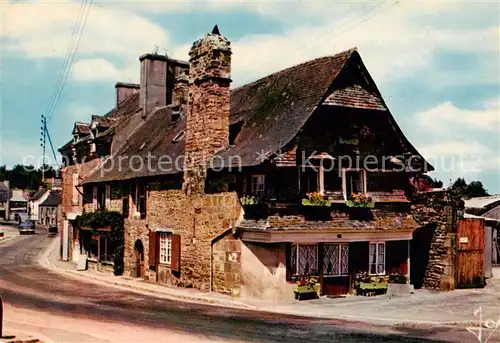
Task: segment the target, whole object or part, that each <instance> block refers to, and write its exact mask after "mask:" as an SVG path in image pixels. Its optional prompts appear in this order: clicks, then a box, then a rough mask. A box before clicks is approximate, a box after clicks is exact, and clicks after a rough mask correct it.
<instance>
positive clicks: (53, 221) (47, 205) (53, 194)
mask: <svg viewBox="0 0 500 343" xmlns="http://www.w3.org/2000/svg"><path fill="white" fill-rule="evenodd" d="M48 193H49V194H48V196H47V198H46V199H45V200H44V201H43V202H41V203H40V205H39V209H38V213H39V214H38V224H39V225H40V226H42V227H45V228H47V229H49V230H50V229H52V228H57V227H58V222H59V217H60V215H59V212H60V203H61V191H60V190H58V189H53V190H50V191H49V192H48Z"/></svg>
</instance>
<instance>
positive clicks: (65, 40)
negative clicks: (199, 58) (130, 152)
mask: <svg viewBox="0 0 500 343" xmlns="http://www.w3.org/2000/svg"><path fill="white" fill-rule="evenodd" d="M499 6H500V5H499V2H497V1H490V2H482V1H474V2H473V1H470V2H464V1H460V2H452V1H437V0H435V1H418V2H416V1H392V0H386V1H331V2H328V1H307V2H306V1H271V0H261V1H241V0H240V1H223V0H219V1H154V0H150V1H140V0H136V1H126V0H122V1H112V0H109V1H97V0H95V1H94V3H93V4H92V6H90V10H89V11H88V15H87V17H86V18H87V20H86V25H85V27H84V30H83V33H82V35H81V38H80V40H79V44H78V50H77V53H76V54H75V57H74V60H73V63H72V64H71V68H70V69H69V68H67V69H68V72H67V73H63V74H62V76H63V78H64V77H65V78H66V82H65V86H64V88H63V90H62V92H61V95H60V98H59V99H58V101H57V102H56V106H55V108H54V110H53V111H50V108H51V106H49V103H50V99H51V97H52V94H53V91H54V87H55V86H56V84H57V80H58V77H59V74H60V71H61V69H62V66H63V65H64V62H65V61H66V56H67V52H68V46H69V44H70V42H72V41H73V43H75V42H76V41H77V39H73V40H72V37H76V38H78V37H79V36H80V35H78V34H76V35H74V34H73V32H74V25H75V22H76V20H77V19H78V18H79V16H78V13H79V11H80V8H81V2H80V1H68V0H67V1H55V0H53V1H7V0H0V12H1V23H0V25H1V27H0V35H1V49H0V52H1V56H0V61H1V69H0V78H1V80H0V83H1V107H0V118H1V124H0V125H1V127H0V139H1V149H0V164H7V165H8V166H12V165H14V164H17V163H31V164H36V163H37V162H36V161H37V159H39V158H40V156H41V147H40V141H39V139H40V116H41V114H46V115H47V114H48V113H52V114H51V115H50V119H49V121H48V129H49V132H50V135H51V138H52V142H53V145H54V147H55V149H56V153H57V148H58V147H60V146H62V145H63V144H65V143H66V142H67V141H69V140H70V139H71V131H72V129H73V124H74V122H75V121H84V122H88V121H89V120H90V116H91V115H92V114H97V115H102V114H105V113H106V112H108V111H109V110H110V109H112V108H113V106H114V103H115V89H114V85H115V83H116V82H117V81H122V82H136V83H137V82H139V60H138V57H139V56H140V55H142V54H144V53H150V52H154V51H158V52H159V53H167V54H168V55H169V56H170V57H173V58H177V59H182V60H187V58H188V51H189V48H190V46H191V44H192V42H193V41H194V40H196V39H198V38H200V37H202V36H203V35H204V34H205V33H207V32H210V31H211V30H212V28H213V26H214V25H215V24H218V26H219V29H220V31H221V34H222V35H223V36H225V37H227V38H228V39H229V40H230V41H231V42H232V43H231V45H232V48H233V58H232V79H233V86H234V87H236V86H238V85H242V84H245V83H247V82H250V81H253V80H256V79H259V78H261V77H263V76H266V75H268V74H270V73H273V72H276V71H279V70H280V69H283V68H286V67H290V66H293V65H295V64H297V63H300V62H304V61H307V60H310V59H314V58H316V57H322V56H326V55H331V54H335V53H337V52H340V51H343V50H346V49H349V48H352V47H357V49H358V52H359V53H360V55H361V57H362V59H363V61H364V63H365V65H366V67H367V69H368V71H369V73H370V74H371V76H372V77H373V79H374V80H375V82H376V83H377V85H378V87H379V90H380V91H381V93H382V96H383V97H384V100H385V101H386V103H387V105H388V107H389V109H390V110H391V113H392V114H393V116H394V117H395V118H396V121H397V122H398V124H399V126H400V127H401V129H402V130H403V132H404V133H405V135H406V136H407V137H408V139H409V140H410V142H412V143H413V145H414V146H415V147H416V148H417V150H418V151H419V152H420V153H422V154H423V155H424V157H426V158H427V159H428V160H429V162H430V163H431V164H432V165H434V167H435V168H436V171H434V172H432V173H431V174H430V175H431V176H432V177H436V178H438V179H440V180H442V181H443V182H444V184H445V185H448V184H449V183H450V180H454V179H456V178H457V177H464V178H465V179H466V181H468V182H470V181H472V180H480V181H482V182H483V184H484V185H485V187H486V189H487V190H488V191H489V192H490V193H492V194H495V193H500V111H499V96H500V48H499V44H500V37H499V32H500V19H499V12H500V8H499ZM80 18H83V16H80ZM49 152H50V151H49ZM50 155H51V154H50Z"/></svg>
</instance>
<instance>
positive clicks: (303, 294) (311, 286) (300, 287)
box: [294, 276, 320, 301]
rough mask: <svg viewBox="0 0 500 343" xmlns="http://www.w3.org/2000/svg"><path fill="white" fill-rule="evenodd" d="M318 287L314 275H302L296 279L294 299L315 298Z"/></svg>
mask: <svg viewBox="0 0 500 343" xmlns="http://www.w3.org/2000/svg"><path fill="white" fill-rule="evenodd" d="M319 289H320V284H319V283H318V281H317V280H316V278H315V277H314V276H304V277H301V278H300V279H299V281H297V287H296V289H295V291H294V292H295V299H296V300H299V301H300V300H309V299H317V298H318V297H319V296H318V293H319Z"/></svg>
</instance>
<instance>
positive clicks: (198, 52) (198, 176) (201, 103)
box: [183, 25, 231, 194]
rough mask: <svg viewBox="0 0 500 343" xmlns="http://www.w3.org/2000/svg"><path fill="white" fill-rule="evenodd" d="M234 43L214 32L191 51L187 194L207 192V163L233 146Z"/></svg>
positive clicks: (186, 152)
mask: <svg viewBox="0 0 500 343" xmlns="http://www.w3.org/2000/svg"><path fill="white" fill-rule="evenodd" d="M230 77H231V43H230V42H229V41H228V40H227V39H226V38H224V37H222V36H221V35H220V32H219V29H218V27H217V25H216V26H215V27H214V29H213V31H212V33H209V34H206V35H205V37H203V38H201V39H199V40H197V41H196V42H194V43H193V46H192V47H191V50H190V52H189V105H188V112H187V123H186V148H185V159H184V185H183V189H184V191H185V192H186V194H201V193H204V191H205V179H206V169H207V161H208V159H210V158H211V157H212V156H213V155H214V154H215V153H216V152H217V151H219V150H221V149H224V148H226V147H227V146H228V144H229V111H230V108H229V107H230V94H231V93H230V88H229V87H230V84H231V78H230Z"/></svg>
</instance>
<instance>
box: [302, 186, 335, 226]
mask: <svg viewBox="0 0 500 343" xmlns="http://www.w3.org/2000/svg"><path fill="white" fill-rule="evenodd" d="M330 206H331V202H330V201H328V200H327V199H325V197H324V196H323V195H322V194H320V193H308V194H307V199H302V211H303V214H304V217H305V219H306V220H322V221H325V220H330V219H332V218H331V215H330V212H331V209H330Z"/></svg>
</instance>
